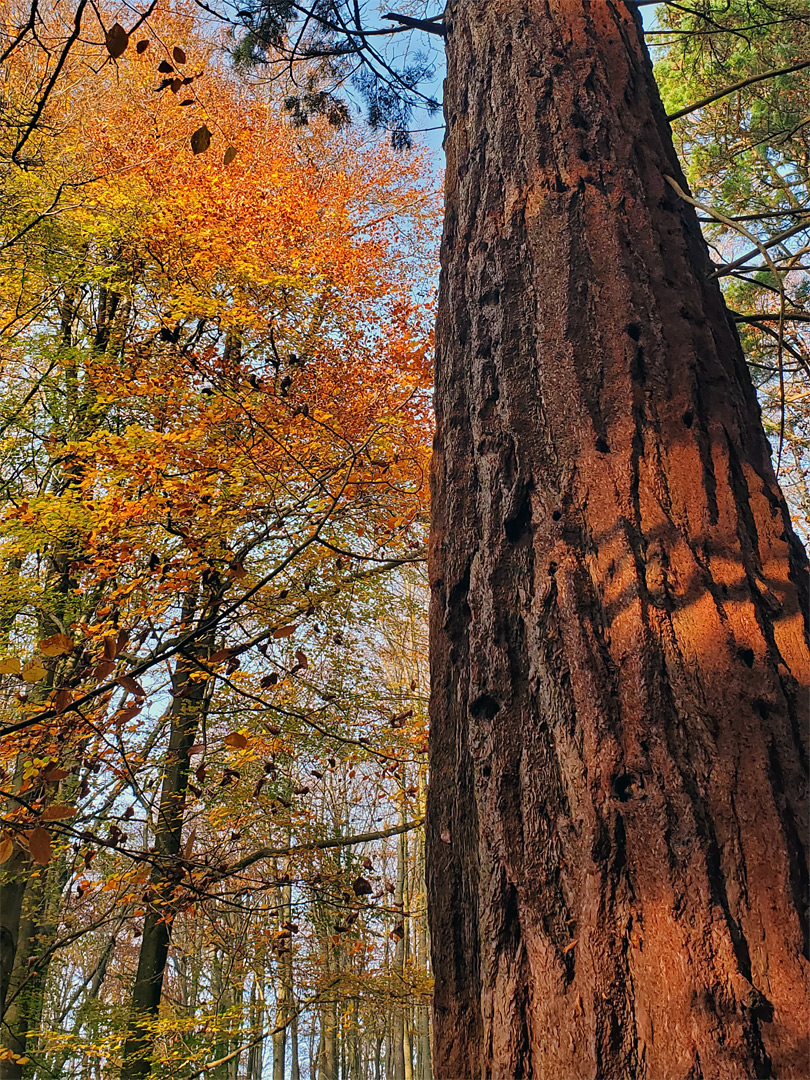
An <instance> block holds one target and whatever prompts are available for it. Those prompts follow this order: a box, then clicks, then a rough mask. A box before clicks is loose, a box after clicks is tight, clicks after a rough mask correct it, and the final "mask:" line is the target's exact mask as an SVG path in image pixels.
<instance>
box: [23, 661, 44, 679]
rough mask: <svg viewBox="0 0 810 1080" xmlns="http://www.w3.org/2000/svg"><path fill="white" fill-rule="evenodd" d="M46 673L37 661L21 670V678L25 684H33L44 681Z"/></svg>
mask: <svg viewBox="0 0 810 1080" xmlns="http://www.w3.org/2000/svg"><path fill="white" fill-rule="evenodd" d="M47 674H48V672H47V671H46V670H45V668H44V667H43V666H42V664H40V662H39V660H32V661H31V663H30V664H26V665H25V667H24V668H23V669H22V677H23V678H24V679H25V681H26V682H30V683H34V682H39V681H40V680H41V679H44V678H45V676H46V675H47Z"/></svg>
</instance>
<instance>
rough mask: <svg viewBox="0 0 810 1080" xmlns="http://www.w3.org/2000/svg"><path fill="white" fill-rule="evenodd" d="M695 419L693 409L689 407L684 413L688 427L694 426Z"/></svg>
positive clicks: (684, 419)
mask: <svg viewBox="0 0 810 1080" xmlns="http://www.w3.org/2000/svg"><path fill="white" fill-rule="evenodd" d="M694 419H695V418H694V416H693V415H692V410H691V409H687V410H686V412H685V413H684V414H683V422H684V424H686V426H687V427H691V426H692V421H693V420H694Z"/></svg>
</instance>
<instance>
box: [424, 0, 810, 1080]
mask: <svg viewBox="0 0 810 1080" xmlns="http://www.w3.org/2000/svg"><path fill="white" fill-rule="evenodd" d="M445 21H446V25H447V27H448V38H447V60H448V72H447V82H446V94H445V114H446V120H447V137H446V150H447V174H446V175H447V181H446V184H447V190H446V221H445V231H444V240H443V247H442V282H441V293H440V301H439V318H438V329H437V361H436V363H437V376H436V377H437V391H436V404H437V423H438V431H437V436H436V444H435V456H434V463H433V540H432V551H431V582H432V604H431V652H432V674H433V680H432V703H431V722H432V738H431V786H430V793H429V805H428V825H427V842H428V854H429V883H428V888H429V901H430V909H431V941H432V957H433V967H434V973H435V979H436V992H435V1004H434V1010H435V1012H434V1023H435V1044H434V1046H435V1056H434V1070H435V1074H436V1076H437V1077H439V1078H451V1077H452V1078H458V1077H503V1078H507V1077H508V1078H510V1080H511V1078H517V1077H539V1076H542V1077H543V1078H544V1080H556V1078H560V1080H572V1078H577V1080H579V1078H584V1077H599V1078H600V1080H613V1078H615V1080H619V1078H621V1080H626V1078H630V1077H633V1078H636V1077H649V1078H651V1080H662V1078H675V1077H689V1078H691V1080H697V1078H699V1077H703V1076H706V1077H711V1078H712V1080H740V1078H743V1077H745V1078H748V1077H753V1076H756V1077H770V1076H779V1077H798V1076H804V1075H806V1072H807V1062H808V1058H807V1049H808V1048H807V1027H806V1017H807V1011H806V1008H807V996H806V977H807V959H806V957H807V947H808V946H807V894H808V871H807V858H806V853H805V850H804V847H803V844H804V841H805V839H806V837H807V835H808V813H807V803H806V790H807V789H806V780H805V777H806V770H807V747H806V742H807V731H806V727H807V725H806V719H807V715H808V714H807V696H806V689H807V678H808V649H807V636H806V635H807V627H806V626H805V624H804V621H803V615H802V613H803V612H806V611H807V604H808V586H807V564H806V558H805V556H804V553H803V551H802V549H801V547H800V545H799V543H798V541H797V540H796V538H795V535H794V534H793V532H792V530H791V525H790V522H789V519H788V514H787V509H786V507H785V502H784V499H783V497H782V495H781V493H780V491H779V488H778V486H777V483H776V480H775V478H774V474H773V470H772V467H771V461H770V453H769V447H768V444H767V442H766V440H765V437H764V435H763V431H762V426H761V422H760V417H759V411H758V407H757V403H756V398H755V394H754V391H753V388H752V385H751V382H750V379H749V376H748V371H747V369H746V366H745V362H744V359H743V356H742V352H741V349H740V344H739V340H738V338H737V336H736V333H735V330H734V327H733V324H732V323H731V321H730V320H729V318H728V316H727V313H726V310H725V307H724V305H723V301H722V298H721V295H720V291H719V289H718V287H717V284H716V282H715V281H714V280H711V278H710V274H711V265H710V263H709V259H708V255H707V251H706V246H705V244H704V242H703V239H702V237H701V234H700V231H699V226H698V223H697V220H696V216H695V213H694V211H693V209H692V208H691V207H690V206H689V205H688V204H686V203H685V202H683V201H682V200H680V199H679V198H678V197H677V195H676V194H675V192H674V191H673V189H672V187H671V186H670V184H669V183H668V181H667V180H666V179H665V177H666V176H670V177H673V178H674V179H675V180H676V181H677V183H678V184H679V185H680V186H681V187H682V188H684V187H685V181H684V179H683V176H682V174H681V172H680V169H679V166H678V163H677V160H676V157H675V153H674V151H673V148H672V144H671V140H670V134H669V130H668V125H667V122H666V119H665V116H664V112H663V109H662V107H661V103H660V100H659V98H658V94H657V90H656V88H655V84H654V82H653V77H652V71H651V67H650V63H649V59H648V56H647V53H646V50H645V47H644V44H643V41H642V34H641V26H640V21H639V20H638V17H637V15H636V14H634V13H631V12H630V11H628V9H627V7H626V5H625V4H624V3H623V2H622V0H600V2H599V3H591V2H590V0H524V2H517V0H488V2H487V3H483V4H482V3H473V2H472V0H454V2H451V3H450V6H449V8H448V10H447V14H446V20H445Z"/></svg>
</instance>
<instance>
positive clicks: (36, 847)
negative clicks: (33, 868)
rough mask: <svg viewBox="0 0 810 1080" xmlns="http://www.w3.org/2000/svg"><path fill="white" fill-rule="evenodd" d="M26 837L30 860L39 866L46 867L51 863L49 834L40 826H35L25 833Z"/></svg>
mask: <svg viewBox="0 0 810 1080" xmlns="http://www.w3.org/2000/svg"><path fill="white" fill-rule="evenodd" d="M26 836H27V837H28V850H29V851H30V852H31V858H32V859H33V860H34V862H38V863H39V864H40V866H47V865H48V863H49V862H50V861H51V834H50V833H49V832H48V830H47V829H44V828H43V827H42V826H41V825H37V827H36V828H35V829H32V830H31V832H29V833H26Z"/></svg>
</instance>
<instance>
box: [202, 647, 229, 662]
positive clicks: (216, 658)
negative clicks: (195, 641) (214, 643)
mask: <svg viewBox="0 0 810 1080" xmlns="http://www.w3.org/2000/svg"><path fill="white" fill-rule="evenodd" d="M232 656H233V649H220V650H219V652H215V653H213V654H212V655H211V657H210V658H209V660H208V663H209V664H222V663H224V662H225V661H226V660H230V658H231V657H232Z"/></svg>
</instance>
